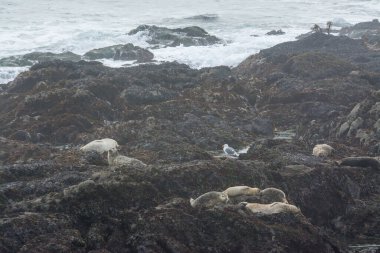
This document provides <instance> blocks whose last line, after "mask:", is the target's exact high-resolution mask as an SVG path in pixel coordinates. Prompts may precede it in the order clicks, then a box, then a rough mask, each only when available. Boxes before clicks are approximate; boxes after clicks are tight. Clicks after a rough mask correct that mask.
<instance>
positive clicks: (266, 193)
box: [259, 187, 288, 204]
mask: <svg viewBox="0 0 380 253" xmlns="http://www.w3.org/2000/svg"><path fill="white" fill-rule="evenodd" d="M259 196H260V202H261V203H267V204H269V203H273V202H283V203H288V200H287V199H286V195H285V193H284V192H283V191H281V190H280V189H277V188H272V187H270V188H266V189H264V190H262V191H260V193H259Z"/></svg>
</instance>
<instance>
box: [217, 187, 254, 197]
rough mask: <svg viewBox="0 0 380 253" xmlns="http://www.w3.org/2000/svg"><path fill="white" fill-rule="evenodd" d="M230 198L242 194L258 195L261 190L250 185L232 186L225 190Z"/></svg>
mask: <svg viewBox="0 0 380 253" xmlns="http://www.w3.org/2000/svg"><path fill="white" fill-rule="evenodd" d="M223 192H224V193H225V194H227V195H228V197H229V198H231V197H237V196H242V195H248V196H250V195H257V194H258V193H259V192H260V189H259V188H252V187H249V186H232V187H229V188H227V189H226V190H224V191H223Z"/></svg>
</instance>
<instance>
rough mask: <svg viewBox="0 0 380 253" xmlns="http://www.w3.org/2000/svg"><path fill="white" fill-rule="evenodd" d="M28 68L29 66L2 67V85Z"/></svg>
mask: <svg viewBox="0 0 380 253" xmlns="http://www.w3.org/2000/svg"><path fill="white" fill-rule="evenodd" d="M26 70H28V68H27V67H0V85H1V84H5V83H8V82H10V81H12V80H13V79H14V78H15V77H16V76H17V75H18V74H20V73H21V72H23V71H26Z"/></svg>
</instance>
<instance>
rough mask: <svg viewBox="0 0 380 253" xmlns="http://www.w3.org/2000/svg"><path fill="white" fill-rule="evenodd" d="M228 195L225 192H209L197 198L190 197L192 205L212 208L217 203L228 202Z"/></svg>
mask: <svg viewBox="0 0 380 253" xmlns="http://www.w3.org/2000/svg"><path fill="white" fill-rule="evenodd" d="M227 202H228V195H227V194H225V193H223V192H216V191H211V192H207V193H205V194H203V195H201V196H199V197H198V198H196V199H192V198H191V199H190V205H191V206H192V207H194V208H202V207H204V208H211V207H214V206H217V205H221V204H226V203H227Z"/></svg>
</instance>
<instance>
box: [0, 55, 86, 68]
mask: <svg viewBox="0 0 380 253" xmlns="http://www.w3.org/2000/svg"><path fill="white" fill-rule="evenodd" d="M52 60H62V61H80V60H81V56H80V55H77V54H74V53H72V52H64V53H59V54H55V53H50V52H33V53H29V54H25V55H22V56H10V57H6V58H2V59H0V66H1V67H25V66H32V65H33V64H35V63H39V62H46V61H52Z"/></svg>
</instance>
